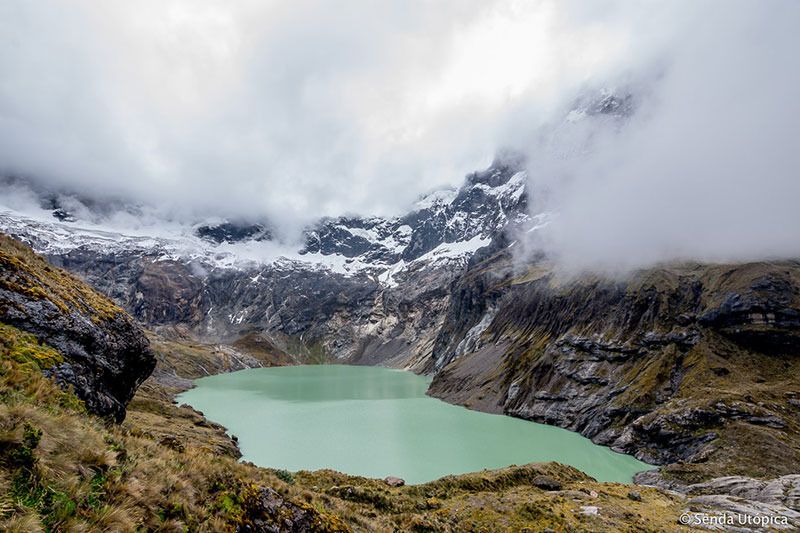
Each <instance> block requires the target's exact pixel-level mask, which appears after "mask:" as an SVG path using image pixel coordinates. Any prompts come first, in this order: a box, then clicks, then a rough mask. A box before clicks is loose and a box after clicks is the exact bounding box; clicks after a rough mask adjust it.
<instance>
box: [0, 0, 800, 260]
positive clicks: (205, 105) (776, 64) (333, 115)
mask: <svg viewBox="0 0 800 533" xmlns="http://www.w3.org/2000/svg"><path fill="white" fill-rule="evenodd" d="M0 10H2V13H1V14H2V16H1V17H0V21H2V22H0V26H1V27H2V32H1V33H2V36H3V37H2V43H0V44H2V46H0V68H2V69H3V72H4V81H3V83H2V84H0V137H2V143H0V169H2V172H3V174H5V175H6V176H20V177H23V178H24V179H25V180H26V181H33V182H34V183H37V184H39V186H40V187H41V188H42V189H43V190H46V191H63V192H64V196H63V198H65V199H67V200H66V201H67V203H70V200H69V198H71V197H72V198H76V199H78V200H80V199H83V200H80V201H77V202H72V204H73V205H72V208H73V209H72V210H73V211H76V212H78V211H82V207H81V205H79V204H83V203H84V201H89V203H92V204H93V207H92V212H93V213H94V214H93V215H91V216H93V217H95V218H96V217H97V213H98V212H102V211H105V212H106V213H105V214H106V215H108V216H109V217H111V219H112V220H111V222H113V223H114V224H116V225H117V226H120V227H121V226H128V227H130V226H142V225H148V224H151V225H153V224H155V225H157V224H160V223H163V221H169V220H173V221H175V220H177V221H181V223H183V222H187V221H188V222H189V223H197V222H198V221H199V220H201V219H203V218H213V217H217V218H219V219H220V220H235V221H238V222H243V223H246V224H260V225H262V226H269V227H270V232H271V234H272V235H273V236H277V237H278V238H279V239H281V240H286V241H302V240H303V238H302V236H301V233H302V230H303V228H307V227H308V226H310V225H313V224H314V221H315V220H317V219H318V218H319V217H321V216H330V217H338V216H342V215H348V214H358V215H379V216H389V217H391V216H402V215H403V213H406V212H407V211H408V210H409V209H411V208H412V205H413V203H414V202H415V201H416V200H417V199H418V198H420V197H422V196H424V195H425V194H427V193H429V192H431V191H435V190H438V189H442V188H448V187H457V186H458V185H460V184H461V181H462V180H463V176H464V175H466V174H467V173H468V172H471V171H473V170H475V169H479V168H486V166H487V165H488V164H489V163H490V161H492V159H493V158H494V156H495V155H496V154H497V153H498V152H499V151H502V150H505V149H511V150H513V151H516V152H519V153H523V154H525V156H526V158H527V166H528V169H527V170H528V176H529V179H530V185H531V191H532V194H531V198H532V201H531V206H532V207H531V211H530V213H529V214H531V215H536V214H538V213H541V212H549V213H554V214H556V213H557V216H555V217H553V218H552V220H551V222H550V224H549V225H548V227H547V230H546V231H545V232H542V233H541V234H537V235H536V236H535V239H536V240H535V242H534V243H532V244H531V246H530V247H532V248H536V249H538V248H542V247H543V248H544V249H546V250H547V252H548V254H549V255H550V256H551V257H552V258H554V259H555V260H557V261H558V262H559V263H560V264H562V265H563V266H564V267H566V268H569V269H578V270H581V269H587V268H589V269H603V270H618V269H623V270H624V269H627V268H631V267H636V266H640V265H646V264H651V263H654V262H659V261H663V260H668V259H699V260H748V259H756V258H772V257H788V256H796V255H798V253H800V236H798V233H797V232H796V231H795V230H794V228H797V227H798V226H799V225H800V215H798V214H797V213H798V210H796V209H793V200H792V199H793V198H796V197H797V194H798V192H800V184H799V183H800V180H798V179H797V177H796V169H797V168H798V160H797V158H798V155H797V151H796V150H794V149H793V143H794V138H796V137H797V129H798V127H797V120H796V119H797V117H798V116H799V115H800V110H798V103H797V98H796V97H795V95H794V94H793V87H796V86H797V82H798V67H797V66H796V65H797V62H796V61H795V60H794V58H793V55H792V54H793V53H794V50H796V48H797V46H796V45H797V38H796V37H795V35H794V34H793V29H794V25H795V23H796V22H797V21H798V20H800V16H799V15H800V8H798V7H797V5H796V4H794V3H791V2H783V1H779V0H776V1H767V2H760V3H758V4H755V3H753V2H745V1H733V2H721V1H720V2H713V1H712V2H688V1H687V2H664V3H651V4H647V5H643V4H641V3H638V2H627V1H621V0H608V1H603V2H596V3H592V4H591V5H587V4H585V3H582V2H549V1H539V2H501V1H499V0H498V1H494V2H444V3H436V4H430V3H427V2H419V3H414V4H412V5H409V4H408V3H407V2H388V3H385V4H382V5H381V7H380V8H378V7H376V6H373V5H371V4H368V3H365V4H362V5H359V6H358V7H357V8H354V9H350V10H347V11H345V10H341V9H337V8H336V7H334V6H331V5H328V4H327V3H325V2H314V1H306V2H296V3H292V4H291V5H289V4H285V3H280V2H278V3H271V4H261V3H249V2H242V3H237V4H235V5H231V6H229V5H223V4H218V3H215V2H201V3H195V2H191V3H188V2H181V1H176V2H170V3H168V4H163V3H161V2H143V3H137V4H136V5H135V6H133V5H129V4H125V3H115V2H107V3H103V5H97V4H93V3H88V2H87V3H79V4H77V5H74V6H71V7H70V8H69V9H67V8H66V7H64V6H62V5H60V4H58V3H44V4H41V3H39V4H30V3H27V2H8V3H5V4H4V5H3V6H2V7H0ZM310 12H313V13H315V16H314V17H309V16H306V14H307V13H310ZM154 21H158V22H157V23H154ZM606 93H607V94H614V95H617V96H620V97H625V98H629V99H630V101H629V104H626V105H631V106H633V105H635V110H634V109H633V108H631V109H630V110H628V111H627V112H626V113H625V119H624V120H618V119H615V118H609V117H608V116H607V115H606V114H603V113H596V114H594V115H592V116H590V117H588V118H587V117H586V116H584V115H581V113H582V112H581V111H580V109H581V102H586V101H595V100H596V97H597V95H602V94H606ZM576 110H577V111H576ZM570 113H572V115H570ZM565 116H566V117H567V119H566V120H565ZM18 192H19V191H18ZM21 194H22V197H21V199H20V198H17V199H16V200H15V199H11V195H12V193H11V192H10V190H9V192H5V193H4V197H5V200H6V201H5V203H6V204H9V203H12V204H14V205H17V204H19V203H20V202H22V203H25V202H26V201H27V200H25V198H24V196H25V194H26V193H24V191H23V192H22V193H21ZM36 201H38V200H36ZM102 204H108V205H110V206H111V207H108V206H107V207H101V205H102ZM123 205H124V207H121V206H123ZM114 206H116V207H114ZM134 206H135V207H134ZM84 215H85V216H89V214H88V213H84ZM90 218H91V217H90ZM104 223H108V220H106V222H104ZM112 225H113V224H112Z"/></svg>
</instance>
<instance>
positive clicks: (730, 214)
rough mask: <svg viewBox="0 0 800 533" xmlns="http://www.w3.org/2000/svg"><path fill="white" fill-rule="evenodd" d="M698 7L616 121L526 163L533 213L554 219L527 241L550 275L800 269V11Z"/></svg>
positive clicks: (572, 136) (769, 6) (570, 134)
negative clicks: (715, 266) (551, 263)
mask: <svg viewBox="0 0 800 533" xmlns="http://www.w3.org/2000/svg"><path fill="white" fill-rule="evenodd" d="M697 4H702V5H701V6H700V7H698V8H695V9H689V10H688V11H686V12H685V14H686V15H687V16H686V17H684V18H682V20H681V22H680V24H679V23H678V22H677V21H675V25H674V27H673V29H674V30H675V33H674V35H673V36H672V38H668V39H663V40H662V41H661V42H660V43H659V46H657V47H654V48H653V50H654V51H657V53H656V54H654V55H653V56H652V59H653V60H654V61H653V62H651V63H650V66H652V67H657V68H655V70H652V71H651V72H650V75H649V77H645V78H639V80H638V81H639V83H638V84H636V83H634V84H633V86H632V89H631V87H628V89H631V90H632V94H634V96H636V97H637V100H638V103H637V106H638V108H637V111H636V112H635V113H634V115H633V116H632V117H631V118H630V119H629V120H628V121H627V122H625V123H623V124H614V125H609V124H608V122H603V121H602V120H588V121H586V123H585V124H583V125H582V126H576V127H574V128H567V131H564V132H559V134H558V135H556V137H557V138H558V139H559V142H558V143H557V146H558V149H559V150H563V149H564V147H572V150H571V152H570V153H569V155H568V156H567V157H560V156H561V155H563V151H562V152H558V153H556V152H557V150H554V149H552V147H548V148H547V149H545V150H543V152H541V153H538V154H537V153H534V154H533V156H532V163H531V175H532V181H533V187H534V191H536V192H538V193H539V195H540V199H541V198H544V199H543V200H542V201H541V203H539V204H535V205H536V208H537V209H548V210H552V211H553V212H556V213H557V215H556V216H555V218H554V219H553V221H552V223H551V224H550V225H549V226H548V228H547V230H546V231H545V232H544V235H543V236H539V237H540V238H544V239H545V247H546V249H547V250H548V252H549V254H550V255H551V257H553V258H554V259H556V260H557V261H558V262H559V263H560V264H561V265H562V266H564V267H567V268H570V269H578V270H580V269H593V270H594V269H603V270H626V269H629V268H636V267H640V266H645V265H650V264H654V263H658V262H662V261H669V260H681V259H686V260H702V261H743V260H744V261H746V260H755V259H769V258H786V257H800V209H798V207H797V202H798V199H800V150H798V139H800V125H799V124H800V123H799V122H798V120H799V119H800V104H799V103H798V97H797V91H796V88H797V87H798V86H800V63H798V61H797V57H796V54H797V49H798V44H799V43H798V41H800V39H798V37H797V32H796V22H797V21H798V20H800V5H798V4H796V3H791V2H758V3H753V2H703V3H700V2H698V3H697ZM689 15H690V16H689ZM644 66H646V65H644ZM639 72H640V73H643V72H645V70H644V69H640V70H639ZM610 126H614V127H610ZM540 146H541V145H540ZM535 194H536V193H535Z"/></svg>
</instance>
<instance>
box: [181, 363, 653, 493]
mask: <svg viewBox="0 0 800 533" xmlns="http://www.w3.org/2000/svg"><path fill="white" fill-rule="evenodd" d="M429 383H430V379H429V378H425V377H421V376H417V375H416V374H413V373H411V372H405V371H402V370H393V369H387V368H378V367H364V366H345V365H314V366H311V365H309V366H289V367H273V368H257V369H251V370H242V371H239V372H233V373H230V374H220V375H216V376H210V377H206V378H202V379H198V380H196V381H195V384H196V387H195V388H194V389H191V390H189V391H186V392H184V393H182V394H181V395H180V396H179V398H178V399H179V402H182V403H188V404H190V405H192V406H193V407H195V408H196V409H199V410H200V411H203V413H205V415H206V417H207V418H209V419H210V420H213V421H215V422H218V423H220V424H222V425H224V426H225V427H226V428H228V430H229V432H230V433H231V434H233V435H236V436H237V437H238V438H239V446H240V448H241V450H242V453H243V457H242V459H244V460H247V461H252V462H253V463H255V464H257V465H260V466H265V467H271V468H283V469H286V470H291V471H296V470H316V469H320V468H332V469H335V470H339V471H341V472H346V473H348V474H355V475H362V476H368V477H380V478H382V477H385V476H397V477H401V478H403V479H405V480H406V482H407V483H411V484H416V483H424V482H426V481H430V480H433V479H437V478H439V477H442V476H445V475H448V474H461V473H465V472H473V471H477V470H482V469H486V468H489V469H492V468H501V467H504V466H509V465H512V464H517V465H521V464H525V463H531V462H537V461H558V462H560V463H565V464H568V465H572V466H574V467H576V468H579V469H580V470H582V471H584V472H586V473H587V474H589V475H590V476H592V477H594V478H596V479H597V480H598V481H619V482H625V483H627V482H630V481H631V479H632V476H633V475H634V474H635V473H637V472H640V471H642V470H648V469H650V468H653V467H652V466H650V465H647V464H645V463H642V462H640V461H638V460H636V459H635V458H633V457H631V456H628V455H624V454H619V453H616V452H613V451H611V450H610V449H608V448H605V447H603V446H598V445H596V444H593V443H592V442H591V441H590V440H589V439H586V438H584V437H582V436H581V435H579V434H577V433H573V432H570V431H567V430H564V429H560V428H556V427H552V426H547V425H543V424H537V423H534V422H528V421H525V420H519V419H515V418H511V417H508V416H503V415H492V414H487V413H481V412H477V411H470V410H468V409H466V408H463V407H459V406H455V405H450V404H448V403H445V402H442V401H440V400H437V399H435V398H431V397H428V396H426V395H425V391H426V390H427V388H428V384H429Z"/></svg>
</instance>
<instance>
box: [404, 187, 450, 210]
mask: <svg viewBox="0 0 800 533" xmlns="http://www.w3.org/2000/svg"><path fill="white" fill-rule="evenodd" d="M456 196H458V189H457V188H452V189H439V190H438V191H433V192H432V193H430V194H426V195H425V196H423V197H422V198H420V199H419V200H417V201H416V202H414V206H413V211H422V210H423V209H428V208H430V207H434V206H444V205H449V204H451V203H453V200H455V199H456Z"/></svg>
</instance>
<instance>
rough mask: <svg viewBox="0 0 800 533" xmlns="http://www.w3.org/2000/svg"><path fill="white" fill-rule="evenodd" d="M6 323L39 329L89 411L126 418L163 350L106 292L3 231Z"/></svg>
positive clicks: (62, 378)
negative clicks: (60, 357)
mask: <svg viewBox="0 0 800 533" xmlns="http://www.w3.org/2000/svg"><path fill="white" fill-rule="evenodd" d="M0 322H3V323H6V324H9V325H11V326H14V327H16V328H19V329H21V330H24V331H27V332H29V333H32V334H34V335H36V336H37V338H38V339H39V340H40V341H41V342H45V343H47V344H49V345H50V346H52V347H53V348H55V349H56V350H58V351H59V352H60V353H61V354H62V355H63V356H64V359H65V360H64V362H62V363H60V364H59V365H57V366H55V367H53V368H51V369H49V370H47V372H48V373H49V374H51V375H52V376H53V377H54V378H55V379H56V380H57V381H58V382H59V383H61V384H63V385H69V386H72V387H73V388H74V390H75V393H76V394H77V396H78V397H79V398H80V399H81V400H83V401H84V402H85V404H86V407H87V408H88V409H89V411H91V412H93V413H96V414H99V415H103V416H111V417H112V418H114V419H115V420H116V421H122V420H123V419H124V418H125V405H126V404H127V403H128V401H130V399H131V398H132V397H133V394H134V392H135V391H136V387H138V385H139V384H140V383H141V382H142V381H144V379H146V378H147V376H149V375H150V373H151V372H152V371H153V367H154V366H155V362H156V361H155V357H154V356H153V354H152V352H151V351H150V348H149V343H148V341H147V339H146V338H145V336H144V333H143V332H142V330H141V328H140V327H139V326H138V325H137V324H136V323H135V322H134V321H133V320H132V319H131V318H130V317H129V316H128V315H127V314H126V313H125V312H124V311H122V309H120V308H118V307H117V306H116V305H115V304H113V303H112V302H111V301H110V300H108V299H107V298H106V297H104V296H102V295H100V294H98V293H97V292H95V291H94V290H92V289H91V288H89V287H88V286H87V285H86V284H85V283H83V282H82V281H80V280H78V279H76V278H74V277H73V276H71V275H69V274H67V273H66V272H64V271H62V270H60V269H58V268H55V267H53V266H51V265H49V264H48V263H47V262H46V261H44V260H43V259H42V258H41V257H39V256H36V255H35V254H34V253H33V252H32V251H31V250H30V249H29V248H27V247H26V246H24V245H22V244H20V243H18V242H16V241H14V240H13V239H11V238H9V237H7V236H5V235H0Z"/></svg>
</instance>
